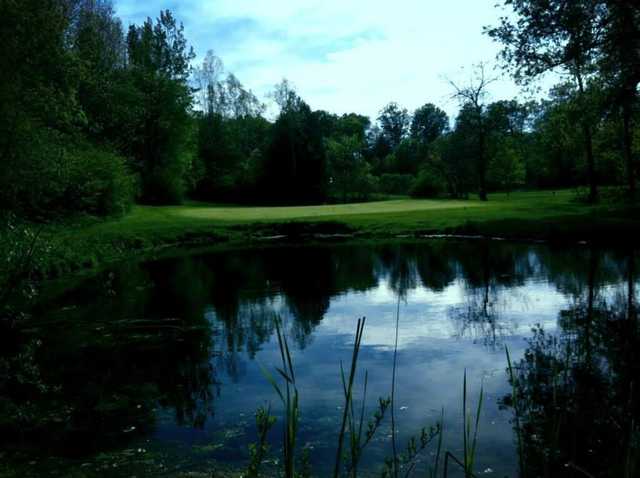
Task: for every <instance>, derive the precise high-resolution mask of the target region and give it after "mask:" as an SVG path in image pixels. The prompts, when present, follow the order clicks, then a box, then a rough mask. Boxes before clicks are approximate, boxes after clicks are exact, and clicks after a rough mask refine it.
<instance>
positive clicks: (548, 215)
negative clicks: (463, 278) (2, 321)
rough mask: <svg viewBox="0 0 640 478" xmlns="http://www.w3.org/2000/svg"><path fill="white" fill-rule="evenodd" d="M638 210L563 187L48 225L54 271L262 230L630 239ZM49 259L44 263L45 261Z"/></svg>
mask: <svg viewBox="0 0 640 478" xmlns="http://www.w3.org/2000/svg"><path fill="white" fill-rule="evenodd" d="M638 232H640V209H638V207H635V208H629V207H624V206H621V205H613V204H609V203H603V204H599V205H596V206H590V205H586V204H583V203H580V202H578V201H576V200H575V193H574V192H573V191H569V190H562V191H556V192H552V191H536V192H519V193H513V194H511V195H506V194H492V195H490V197H489V201H488V202H482V201H479V200H477V199H469V200H447V199H439V200H426V199H424V200H421V199H392V200H386V201H376V202H366V203H354V204H339V205H318V206H290V207H246V206H230V205H213V204H206V203H188V204H185V205H182V206H164V207H153V206H135V207H134V208H133V209H132V211H131V212H130V213H129V214H128V215H126V216H124V217H122V218H120V219H111V220H106V221H102V222H97V221H94V222H91V223H86V222H85V223H82V224H76V225H68V224H67V225H65V226H56V227H49V228H47V230H46V231H45V234H44V236H45V237H46V238H48V239H49V241H50V242H51V244H52V249H53V251H54V252H53V253H52V262H53V267H52V268H53V269H61V270H64V269H69V268H71V269H73V268H78V267H89V266H94V265H96V264H99V263H102V262H104V261H106V260H111V259H117V258H122V257H124V256H126V255H127V254H129V253H131V252H132V251H133V252H140V251H157V250H158V248H160V247H167V246H179V245H184V244H212V243H218V242H226V243H229V242H230V243H234V244H238V243H249V242H251V241H254V240H256V239H259V238H261V237H262V238H263V237H265V236H274V235H286V236H288V237H296V238H297V239H305V240H313V239H318V238H319V234H325V235H326V234H331V233H349V234H352V235H354V236H356V237H363V238H367V239H376V238H389V237H394V236H416V235H421V234H439V233H458V234H477V235H484V236H501V237H506V238H515V239H545V240H571V241H572V240H578V239H585V240H587V239H596V240H607V241H608V240H618V239H625V238H626V239H627V240H631V237H632V235H633V234H637V233H638ZM50 265H51V264H50Z"/></svg>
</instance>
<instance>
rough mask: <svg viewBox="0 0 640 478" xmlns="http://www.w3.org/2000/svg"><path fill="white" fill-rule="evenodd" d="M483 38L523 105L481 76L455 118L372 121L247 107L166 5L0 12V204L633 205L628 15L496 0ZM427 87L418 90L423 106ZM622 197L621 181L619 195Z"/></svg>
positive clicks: (283, 95) (66, 5)
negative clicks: (551, 200) (544, 191)
mask: <svg viewBox="0 0 640 478" xmlns="http://www.w3.org/2000/svg"><path fill="white" fill-rule="evenodd" d="M503 4H504V5H503V6H504V7H506V8H508V9H510V10H512V11H513V12H514V14H515V15H510V16H506V17H504V18H502V19H501V20H500V22H499V24H498V25H497V26H492V27H487V28H486V29H485V32H486V33H487V34H488V35H489V36H490V37H492V38H493V39H495V40H496V41H498V42H499V43H500V44H501V45H502V52H501V55H500V58H501V60H502V66H503V67H504V69H505V70H506V71H508V72H509V73H511V74H512V75H513V77H514V78H515V79H516V80H517V81H518V82H520V83H522V84H528V83H531V82H532V81H533V80H535V79H536V78H537V77H539V76H541V75H543V74H544V73H545V72H548V71H552V70H553V71H558V70H560V71H561V72H562V73H563V75H562V81H561V82H560V83H559V84H557V85H556V86H555V87H554V88H553V89H552V90H551V91H550V93H549V95H548V97H547V98H545V99H543V100H539V101H527V102H522V101H519V100H517V99H514V100H509V101H495V102H489V101H488V87H489V85H490V84H491V82H492V78H491V77H490V76H489V73H488V72H487V71H485V70H486V69H485V68H484V67H483V65H479V66H477V67H476V68H475V77H474V78H473V80H472V81H470V82H469V83H468V84H464V85H460V84H456V83H453V82H452V83H451V90H452V97H453V98H456V99H457V100H459V103H460V110H459V112H458V114H457V116H456V117H455V118H449V117H448V116H447V114H446V113H445V112H444V111H443V110H442V109H440V108H439V107H437V106H436V105H434V104H431V103H426V104H425V105H423V106H422V107H420V108H418V109H417V110H415V111H414V112H409V111H408V110H407V109H406V108H403V107H402V106H400V105H398V104H396V103H394V102H391V103H389V104H388V105H387V106H385V107H384V108H383V109H382V110H381V111H380V113H379V116H378V117H377V118H374V119H373V120H372V119H371V118H368V117H366V116H363V115H360V114H356V113H351V114H343V115H336V114H333V113H330V112H327V111H322V110H313V109H312V108H311V107H310V106H309V105H308V104H307V103H306V102H305V101H304V100H303V98H301V97H300V95H299V94H298V93H297V92H296V91H295V89H294V88H293V86H292V85H291V84H290V83H289V82H287V81H286V80H283V81H282V82H281V83H280V84H279V85H277V86H276V87H275V88H274V90H273V93H272V94H271V100H273V101H274V102H275V104H277V108H278V114H277V117H276V118H275V120H270V119H267V117H266V113H265V112H266V107H265V104H264V103H263V102H262V101H261V100H260V99H258V98H257V97H256V95H255V94H254V93H252V92H251V90H249V89H248V88H246V87H245V86H244V85H243V84H242V83H241V82H240V80H239V79H238V78H237V77H236V76H235V75H233V74H231V73H228V72H226V71H225V69H224V66H223V64H222V61H221V60H220V59H219V58H218V57H216V56H215V55H214V54H213V52H208V53H207V54H206V56H205V57H204V60H203V61H202V62H201V64H200V65H198V66H194V65H193V61H194V58H195V53H194V51H193V49H192V48H191V47H190V46H189V44H188V41H187V39H186V38H185V36H184V32H183V27H182V24H180V23H179V21H178V20H177V19H176V18H175V17H174V15H173V14H172V13H171V12H170V11H168V10H167V11H162V12H160V15H159V17H158V18H156V19H155V20H152V19H150V18H149V19H147V20H146V21H144V22H143V23H142V24H141V25H130V26H129V27H128V29H125V28H124V26H123V25H122V22H121V20H120V19H119V18H117V16H116V15H115V12H114V8H113V6H112V4H111V1H110V0H44V1H42V0H38V1H36V0H21V1H19V2H18V1H5V2H3V5H5V8H4V10H5V14H4V15H3V18H2V19H1V20H0V23H1V25H0V45H2V46H1V47H0V48H2V55H0V204H1V206H0V208H1V209H2V210H3V211H4V212H7V211H9V212H13V213H15V214H19V215H21V216H24V217H29V218H33V219H45V218H51V217H59V216H64V215H69V214H77V213H88V214H94V215H110V214H122V213H124V212H126V211H127V210H128V208H129V207H130V205H131V204H133V203H134V202H136V201H137V202H141V203H147V204H177V203H180V202H181V201H183V200H184V199H185V198H195V199H202V200H216V201H218V200H220V201H233V202H239V203H248V204H258V203H259V204H282V203H293V204H305V203H321V202H329V201H331V202H336V201H345V202H346V201H353V200H367V199H369V198H372V197H378V196H381V195H384V196H388V195H406V194H411V195H412V196H416V197H456V198H466V197H468V196H469V195H470V194H476V193H477V194H478V195H479V197H480V198H481V199H487V198H488V194H489V193H490V192H492V191H497V190H502V191H511V190H513V189H517V188H558V187H581V186H586V187H587V189H586V191H587V192H586V194H585V197H586V199H588V200H590V201H596V200H597V199H598V195H599V194H598V188H599V186H602V185H615V186H620V188H618V189H619V190H623V191H624V193H625V196H629V197H632V198H633V197H634V196H635V194H636V179H635V178H636V175H637V161H636V160H635V157H636V155H637V152H638V142H637V140H636V138H637V136H638V135H639V134H640V128H639V127H638V119H640V118H639V114H638V108H637V103H638V101H637V97H638V83H639V82H640V7H637V6H635V5H634V4H632V3H631V2H626V1H624V0H576V1H572V2H566V1H563V0H505V1H504V2H503ZM427 94H428V92H426V93H425V95H427ZM622 186H624V188H622Z"/></svg>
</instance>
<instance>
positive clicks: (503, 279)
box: [0, 241, 640, 476]
mask: <svg viewBox="0 0 640 478" xmlns="http://www.w3.org/2000/svg"><path fill="white" fill-rule="evenodd" d="M636 261H637V257H634V254H633V253H631V252H630V251H610V250H602V249H593V248H588V247H572V248H564V249H553V248H549V247H546V246H532V245H525V244H510V243H490V242H451V241H433V242H426V243H420V244H414V243H406V244H387V245H377V246H338V245H332V246H318V247H287V248H275V247H274V248H264V249H259V250H256V249H253V250H239V251H234V252H228V251H225V252H218V253H209V254H198V255H189V256H184V257H179V258H171V259H163V260H157V261H153V262H148V263H143V264H130V265H127V266H123V267H120V268H116V269H114V270H111V271H107V272H104V273H102V274H100V275H98V276H95V277H91V278H87V279H84V280H81V281H79V282H78V283H75V284H51V285H50V286H49V287H48V288H47V289H46V290H44V291H43V294H42V295H41V297H40V301H39V302H38V304H36V306H35V308H34V311H33V318H32V319H31V320H30V321H28V323H25V325H24V327H23V328H22V329H21V330H20V331H18V332H16V334H17V335H16V336H14V337H13V338H11V339H10V340H7V343H8V344H9V343H10V344H13V345H12V348H5V350H13V352H11V353H13V354H14V356H15V354H16V353H17V352H16V350H21V351H22V352H20V353H23V351H24V350H27V348H26V345H25V346H24V347H22V348H20V347H18V349H16V347H15V344H32V345H29V347H31V348H30V349H29V350H30V352H29V353H30V354H31V355H30V356H29V357H30V358H29V360H22V362H23V365H24V364H25V363H28V364H30V365H29V367H31V371H32V372H33V374H35V375H34V376H35V377H36V378H33V379H32V380H31V382H33V383H31V382H29V381H28V380H24V379H23V378H19V377H16V376H17V375H18V374H17V373H13V378H12V379H11V380H9V381H5V382H2V381H0V395H4V396H5V398H4V399H3V400H2V401H1V402H0V403H1V404H2V405H0V417H2V420H0V431H1V432H2V433H1V434H0V436H1V437H2V438H1V440H2V446H3V447H5V448H7V449H12V450H16V449H22V450H33V449H40V450H41V451H44V452H45V453H48V454H52V453H55V454H68V453H71V452H73V453H76V454H81V455H84V456H90V455H91V454H94V453H96V452H98V451H102V450H105V449H109V448H112V447H115V448H116V449H117V448H122V447H123V446H139V445H140V444H141V443H144V446H145V447H153V446H154V445H158V446H161V445H162V446H165V447H167V448H171V449H173V450H179V451H178V452H177V453H179V454H182V455H183V456H184V457H188V461H190V462H192V464H193V463H197V462H198V460H200V459H202V457H203V456H205V458H207V459H209V458H215V459H218V460H221V461H225V462H235V463H238V464H240V463H244V462H245V460H246V447H247V444H248V443H249V442H250V441H251V440H252V439H253V433H254V430H253V428H252V415H251V414H252V412H253V411H254V410H255V408H256V407H257V406H258V405H260V404H262V403H264V402H265V401H273V399H274V397H273V393H272V390H271V388H270V386H269V384H268V383H266V381H265V380H264V378H263V377H262V375H261V372H260V367H259V364H262V365H265V366H271V365H272V364H275V363H277V358H278V356H277V351H276V347H275V344H274V341H273V335H274V331H275V328H274V322H275V318H276V317H280V318H282V320H283V323H284V326H285V328H286V332H287V334H288V336H289V338H290V343H292V344H295V349H296V351H295V354H294V355H295V362H296V367H297V369H298V373H297V375H298V377H300V384H299V387H300V390H301V397H302V400H303V404H302V406H303V410H302V417H303V421H302V424H301V442H302V443H307V444H310V445H311V446H313V447H314V455H313V460H314V466H315V467H316V468H318V469H320V470H321V469H322V466H323V463H325V462H328V461H329V460H330V459H331V458H330V457H332V456H333V454H334V453H335V450H334V448H333V443H334V437H335V432H336V426H337V419H338V415H339V413H337V411H336V406H337V405H338V403H339V401H340V397H341V388H340V387H341V385H340V382H339V373H338V363H339V361H340V360H341V359H342V360H345V361H346V360H348V357H349V353H350V343H351V340H352V334H353V331H354V327H355V321H356V319H357V317H360V316H367V318H368V321H367V329H366V330H365V335H364V340H363V350H362V352H361V354H362V358H361V363H362V366H363V368H366V369H368V370H369V374H370V378H369V380H370V383H369V387H370V396H372V397H376V396H386V395H388V390H389V380H390V367H391V354H392V346H393V338H394V334H393V325H394V324H395V312H396V305H397V301H398V299H399V300H400V304H401V328H400V333H399V348H400V354H399V366H400V372H399V377H398V383H399V389H398V400H399V405H400V406H402V407H404V408H403V409H402V412H400V416H399V424H400V425H399V426H400V429H401V438H402V437H406V436H408V435H409V434H411V433H414V432H415V431H416V430H418V429H419V428H420V426H422V425H428V424H432V423H433V420H435V418H436V417H437V415H438V414H439V411H440V408H441V407H442V406H444V407H445V408H446V410H447V418H446V423H445V427H446V429H447V430H448V432H447V433H448V434H447V436H446V445H447V447H448V448H449V449H451V450H452V451H454V452H455V451H456V450H458V448H459V447H460V446H461V443H459V441H460V440H458V439H457V437H459V436H461V431H462V430H461V424H460V419H459V416H458V411H459V408H460V406H461V401H460V395H461V380H462V372H463V370H464V369H465V368H466V369H468V372H469V376H470V388H473V389H474V390H477V389H479V386H480V383H481V381H482V382H484V384H485V389H486V390H487V397H486V405H485V410H484V411H483V424H482V427H481V435H480V444H479V452H478V453H479V458H478V463H480V464H479V466H483V467H484V468H483V470H484V469H489V468H490V469H491V470H493V472H494V473H495V474H496V475H499V476H505V475H509V476H516V474H517V468H518V453H517V447H516V440H515V438H514V434H513V433H512V428H513V423H512V422H513V421H514V420H513V419H514V407H515V409H516V410H517V411H518V415H520V416H519V417H518V418H519V419H520V420H521V421H520V424H521V427H519V428H518V430H519V432H520V433H521V437H522V439H523V444H524V451H525V455H526V456H524V457H523V458H524V462H525V463H526V465H527V469H526V470H525V471H526V475H527V476H558V473H559V471H560V470H565V471H566V465H567V463H570V464H572V465H571V466H573V465H575V466H580V467H584V468H585V469H586V470H590V469H591V470H594V471H595V470H600V469H608V468H607V467H608V466H610V465H611V464H612V463H615V459H618V460H622V455H621V453H623V452H625V451H624V450H627V451H628V450H630V448H629V446H627V447H626V448H625V447H624V443H627V444H628V443H631V442H630V441H629V440H628V438H629V436H630V434H631V433H632V430H635V429H634V428H633V427H634V426H635V425H630V423H631V418H634V417H637V416H638V415H637V412H638V410H637V406H636V405H637V404H636V402H635V398H634V397H635V395H636V394H634V393H633V385H632V384H633V383H635V382H636V381H637V380H636V379H637V377H638V367H639V365H638V360H637V358H638V357H636V355H635V354H636V353H637V352H636V350H637V349H638V345H640V344H638V343H637V336H638V334H637V312H636V310H637V309H636V304H637V291H636V284H637V277H636V272H635V268H636V266H635V263H636ZM533 326H535V331H534V332H533V334H532V333H531V332H530V331H531V328H532V327H533ZM525 337H526V338H528V342H524V341H523V338H525ZM505 345H506V346H508V347H509V349H510V350H511V352H512V355H513V357H514V360H516V362H517V373H518V380H517V384H518V387H519V388H518V394H517V395H516V397H517V400H516V402H515V403H514V402H513V400H512V399H511V398H510V393H509V391H510V386H509V384H508V382H507V374H506V373H505V368H506V361H505V356H504V346H505ZM5 355H11V354H10V353H9V352H5ZM23 375H24V374H23ZM20 380H22V383H18V382H20ZM27 382H28V383H27ZM25 397H29V399H30V400H29V406H28V407H26V408H25V406H24V402H25ZM29 407H31V408H29ZM505 409H506V410H505ZM274 412H275V413H278V410H277V408H274ZM614 424H615V425H616V426H617V427H618V428H617V429H616V428H615V427H614ZM629 427H631V428H629ZM616 430H617V431H616ZM276 435H277V433H276V434H274V445H275V448H276V449H277V446H278V443H277V436H276ZM623 436H625V437H626V438H625V440H627V441H625V442H621V441H620V440H621V437H623ZM16 437H19V439H17V440H16ZM616 440H617V441H616ZM612 443H616V447H617V448H616V447H613V445H612ZM610 448H611V449H612V450H613V449H615V450H617V452H619V453H618V454H617V455H616V454H612V453H609V451H610V450H609V449H610ZM197 450H200V451H197ZM202 450H207V451H206V452H202ZM549 450H554V452H553V453H555V455H554V454H550V451H549ZM584 450H592V452H590V453H591V455H584V453H586V452H585V451H584ZM458 451H459V450H458ZM387 452H388V440H387V439H386V435H385V434H384V433H383V434H382V435H381V438H380V440H379V441H378V442H376V443H374V444H373V445H372V449H371V451H370V456H369V458H368V459H369V461H370V462H371V463H373V462H377V463H379V462H380V458H381V457H383V456H384V455H385V453H387ZM603 453H609V454H608V455H607V457H610V458H611V459H610V460H609V459H608V458H607V460H604V462H602V463H600V465H601V466H602V467H603V468H598V467H597V466H599V465H598V464H597V463H596V461H597V457H601V456H603V455H602V454H603ZM589 456H591V457H592V459H591V458H589ZM366 460H367V457H365V461H366ZM376 460H377V461H376ZM622 462H623V461H619V463H622ZM325 464H326V463H325ZM611 466H612V465H611ZM562 467H565V468H562ZM571 469H573V468H571ZM480 471H482V470H480ZM554 473H555V475H554ZM576 476H579V473H578V472H576ZM620 476H624V475H620ZM629 476H631V475H629Z"/></svg>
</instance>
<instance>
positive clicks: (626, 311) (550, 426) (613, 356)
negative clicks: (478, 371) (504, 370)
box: [505, 249, 640, 477]
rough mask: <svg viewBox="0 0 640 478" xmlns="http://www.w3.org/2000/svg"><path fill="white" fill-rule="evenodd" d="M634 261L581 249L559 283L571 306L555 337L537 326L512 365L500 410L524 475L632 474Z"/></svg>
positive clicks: (638, 346) (636, 369)
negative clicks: (574, 269)
mask: <svg viewBox="0 0 640 478" xmlns="http://www.w3.org/2000/svg"><path fill="white" fill-rule="evenodd" d="M635 263H636V257H635V256H634V254H633V253H631V252H630V253H629V254H628V255H627V256H626V257H624V258H623V257H622V256H612V255H607V254H603V253H601V252H600V251H597V250H594V249H591V250H589V251H588V252H587V257H586V260H585V261H584V262H582V263H581V267H583V268H584V269H585V270H584V273H583V274H576V275H574V276H573V277H565V278H564V280H563V281H562V282H563V287H565V290H568V291H569V293H570V295H571V300H570V303H569V306H568V307H567V308H565V309H563V310H561V311H560V314H559V330H558V332H557V333H556V334H549V333H548V332H546V331H545V330H544V329H543V328H536V329H535V330H534V334H533V337H532V338H531V339H530V340H529V346H528V347H527V349H526V351H525V353H524V358H523V359H522V360H521V361H519V362H518V363H517V364H516V365H515V367H516V370H517V373H516V377H515V381H514V382H515V383H514V385H515V387H514V390H515V394H514V395H513V397H511V396H509V397H507V398H506V399H505V403H506V404H507V405H509V406H510V408H512V409H513V410H514V413H515V417H516V418H517V420H516V421H515V423H516V433H517V434H519V435H520V437H521V440H522V455H523V456H522V462H521V465H520V467H521V469H522V472H521V475H522V476H527V477H528V476H545V477H546V476H560V475H562V476H621V477H631V476H637V473H638V472H639V471H640V468H639V465H640V463H639V462H638V459H639V458H640V427H639V425H640V423H638V417H639V415H638V412H640V409H639V405H640V401H639V400H638V398H637V390H634V389H636V387H637V384H638V378H640V362H639V360H638V359H640V356H639V353H640V340H639V339H640V335H639V334H638V314H637V307H636V304H637V300H638V298H637V292H636V282H637V278H636V272H635V269H636V267H635ZM616 279H617V280H616ZM621 279H622V280H621ZM612 281H613V282H612Z"/></svg>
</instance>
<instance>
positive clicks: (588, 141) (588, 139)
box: [576, 71, 598, 203]
mask: <svg viewBox="0 0 640 478" xmlns="http://www.w3.org/2000/svg"><path fill="white" fill-rule="evenodd" d="M576 79H577V80H578V89H579V91H580V109H581V110H582V111H581V116H582V119H581V121H580V124H581V126H582V133H583V134H584V147H585V153H586V156H587V176H588V179H589V198H588V199H589V202H590V203H594V202H596V201H597V200H598V185H597V183H596V165H595V158H594V156H593V133H592V131H591V120H590V118H589V115H588V114H587V111H585V107H584V105H585V97H584V83H583V81H582V73H580V72H579V71H578V72H576Z"/></svg>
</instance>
